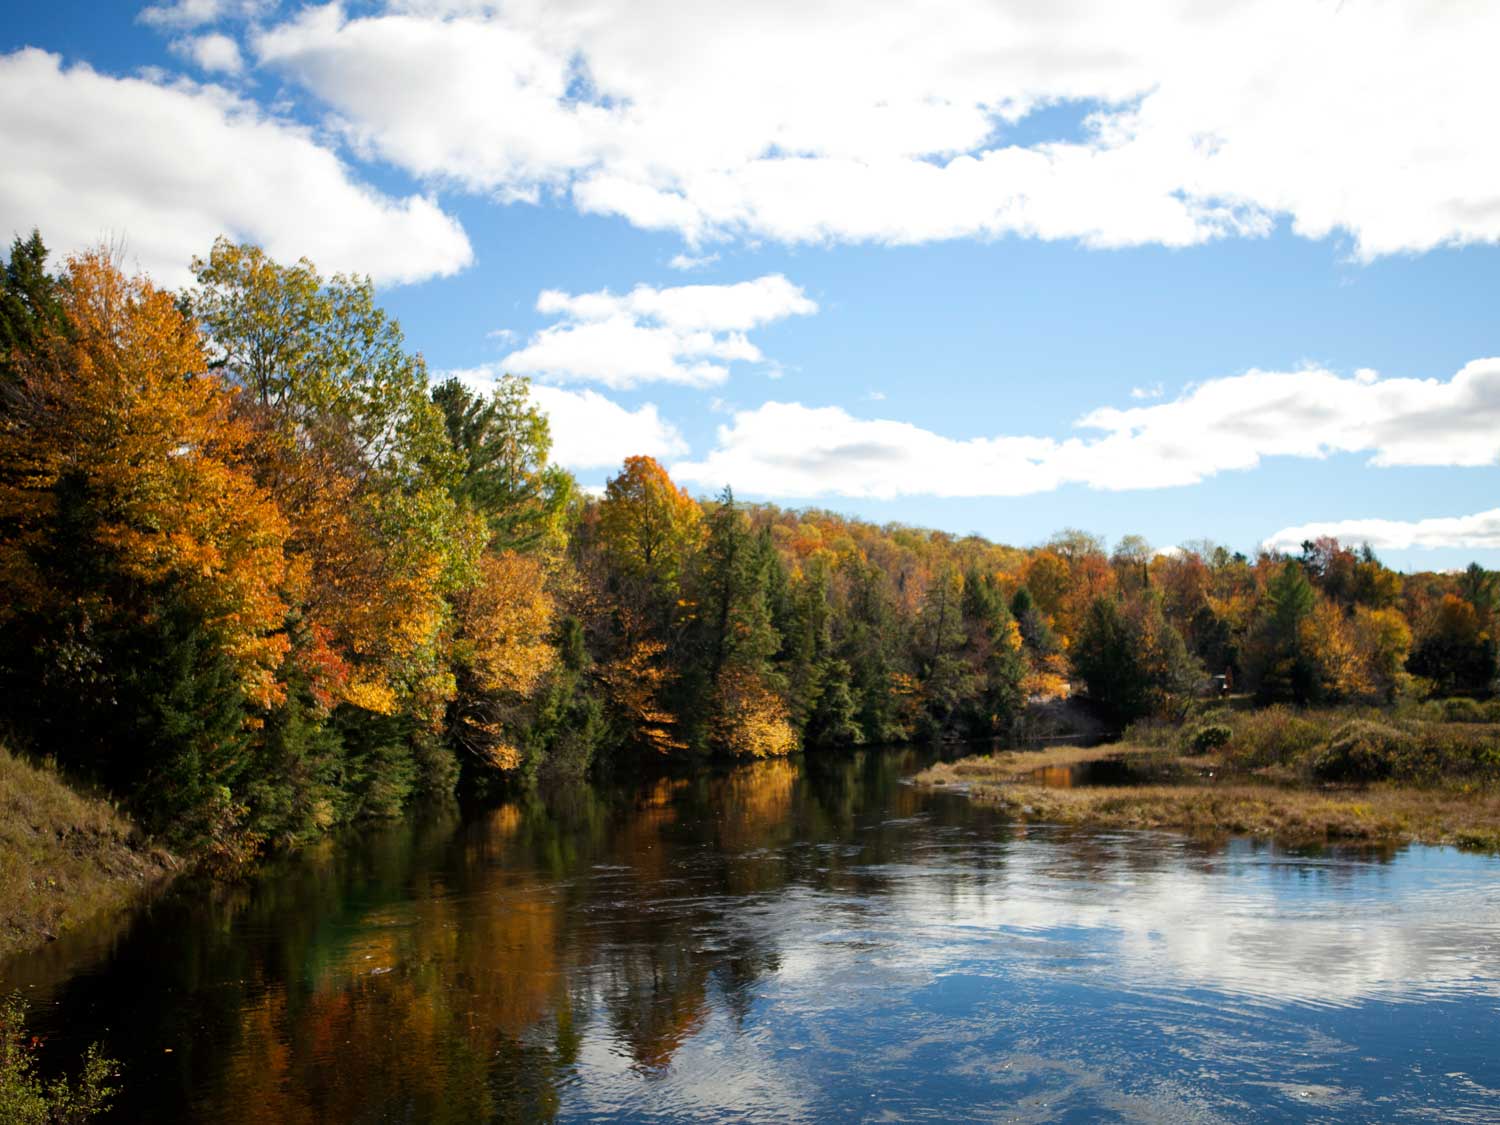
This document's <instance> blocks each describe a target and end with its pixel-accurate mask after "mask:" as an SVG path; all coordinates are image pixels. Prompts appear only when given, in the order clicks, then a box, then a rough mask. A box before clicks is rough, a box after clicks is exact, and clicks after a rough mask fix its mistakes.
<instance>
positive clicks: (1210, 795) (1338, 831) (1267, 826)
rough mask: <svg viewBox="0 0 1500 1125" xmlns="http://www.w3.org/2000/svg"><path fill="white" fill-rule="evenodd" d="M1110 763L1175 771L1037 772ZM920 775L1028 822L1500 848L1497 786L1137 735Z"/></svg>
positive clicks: (1297, 840) (973, 761)
mask: <svg viewBox="0 0 1500 1125" xmlns="http://www.w3.org/2000/svg"><path fill="white" fill-rule="evenodd" d="M1101 762H1108V763H1118V764H1119V765H1121V766H1123V767H1127V768H1135V769H1139V770H1141V771H1142V772H1143V773H1144V774H1151V773H1159V774H1162V775H1163V776H1166V777H1169V778H1173V780H1167V781H1156V780H1150V779H1143V780H1140V781H1136V782H1131V783H1127V784H1088V783H1084V784H1075V785H1072V786H1071V787H1070V786H1067V785H1057V784H1044V783H1041V782H1039V781H1037V780H1035V779H1034V778H1033V774H1034V773H1036V772H1037V771H1041V770H1057V771H1062V770H1071V769H1073V768H1074V767H1079V766H1087V765H1089V764H1092V763H1101ZM1194 773H1196V774H1198V775H1199V776H1198V777H1197V778H1196V779H1193V777H1192V775H1193V774H1194ZM912 782H913V783H914V784H916V785H918V786H920V787H922V788H925V789H930V790H944V789H946V790H950V791H955V792H962V793H964V794H965V795H967V796H968V797H970V798H971V799H973V800H977V801H982V802H984V803H986V804H992V805H996V806H999V807H1001V808H1003V809H1004V810H1005V811H1007V812H1008V813H1010V814H1012V815H1014V816H1015V817H1017V819H1020V820H1024V821H1027V822H1047V823H1055V824H1066V825H1073V826H1085V827H1098V828H1138V829H1164V830H1173V831H1180V832H1186V833H1188V834H1190V835H1195V836H1217V837H1223V836H1231V835H1241V836H1254V837H1260V838H1270V839H1275V840H1278V841H1280V842H1283V843H1288V844H1310V843H1344V844H1348V843H1356V844H1358V843H1369V844H1403V843H1417V844H1432V845H1448V846H1453V847H1460V848H1468V849H1472V850H1483V851H1500V791H1497V790H1494V789H1481V788H1471V789H1467V790H1466V789H1463V788H1460V787H1457V786H1451V785H1450V786H1434V787H1417V786H1410V785H1400V784H1397V783H1393V782H1378V783H1372V784H1368V785H1362V786H1355V785H1312V784H1307V783H1305V782H1299V781H1294V780H1293V779H1291V778H1289V777H1288V776H1287V775H1285V774H1277V773H1273V772H1271V771H1259V772H1245V771H1239V770H1235V769H1234V768H1232V767H1230V766H1226V764H1225V763H1224V762H1223V761H1222V760H1221V759H1219V758H1216V757H1214V756H1212V755H1205V756H1202V757H1192V758H1186V757H1182V756H1179V755H1178V754H1175V753H1174V752H1172V751H1170V750H1163V749H1161V748H1158V747H1149V746H1139V745H1134V744H1130V743H1113V744H1109V745H1103V746H1095V747H1090V748H1082V747H1057V748H1054V749H1046V750H1020V751H1006V752H1003V753H1000V754H996V755H989V756H976V757H970V758H962V759H959V760H957V761H954V762H939V763H937V764H936V765H933V766H930V767H928V768H927V769H925V770H923V771H921V772H920V773H918V774H916V775H914V776H913V778H912Z"/></svg>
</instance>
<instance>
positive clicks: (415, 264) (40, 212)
mask: <svg viewBox="0 0 1500 1125" xmlns="http://www.w3.org/2000/svg"><path fill="white" fill-rule="evenodd" d="M0 104H3V105H5V106H6V107H7V110H6V112H5V113H4V114H0V151H3V152H5V153H6V154H7V169H6V173H5V175H4V176H3V177H0V215H3V216H4V219H5V222H6V223H7V224H10V229H8V230H0V236H4V237H7V238H8V237H9V236H10V235H12V234H17V233H24V232H25V231H29V230H30V229H31V227H32V226H36V227H39V228H40V229H41V230H42V232H43V234H44V236H45V237H46V239H47V241H48V244H49V245H50V246H51V247H52V248H53V249H54V250H55V251H62V252H66V251H73V250H79V249H82V248H85V247H88V246H92V245H96V244H97V243H99V242H100V241H101V240H106V241H112V242H113V241H120V242H123V244H124V249H125V253H126V257H127V259H134V261H135V262H136V263H138V264H139V265H140V266H142V267H144V268H145V269H147V270H148V271H150V272H151V273H152V275H153V276H154V277H155V278H156V280H157V281H158V282H159V283H162V284H168V285H175V284H179V283H183V282H185V281H187V280H188V263H189V261H190V259H191V258H192V256H193V255H194V254H202V253H206V252H207V250H208V248H209V247H210V246H211V245H212V243H213V240H214V238H215V237H216V236H218V235H220V234H228V235H231V236H233V237H237V238H244V239H249V240H252V241H255V242H257V243H259V244H260V245H262V246H264V247H265V249H266V250H267V251H268V252H269V253H271V254H272V255H274V256H276V257H279V258H287V259H295V258H297V257H300V256H302V255H306V256H307V257H309V258H311V259H312V260H313V261H315V262H316V263H317V264H318V265H319V266H320V267H321V268H323V269H324V270H329V271H333V270H345V271H355V272H359V273H369V274H371V275H372V276H373V277H374V278H375V279H376V281H379V282H406V281H416V280H420V279H422V278H426V277H432V276H434V275H443V274H451V273H454V272H456V271H458V270H459V269H462V268H463V267H464V266H466V265H468V264H469V262H470V261H471V260H472V258H473V252H472V250H471V249H470V246H469V241H468V239H467V237H465V235H464V232H463V228H462V227H460V226H459V224H458V222H457V221H456V220H454V219H453V218H451V217H450V216H448V215H447V214H445V213H444V212H443V211H442V210H441V209H440V208H439V207H438V205H437V204H436V203H434V202H433V201H432V200H431V199H429V198H425V197H423V196H408V197H406V198H405V199H394V198H391V197H389V196H385V195H382V194H380V193H379V192H376V191H374V190H373V189H371V188H369V187H367V186H365V185H363V184H360V183H358V182H357V181H355V180H354V179H352V178H351V177H350V174H349V171H348V169H347V168H346V167H345V166H344V165H343V164H342V163H341V162H340V161H339V159H338V158H337V157H336V156H334V154H333V153H331V152H329V151H328V150H327V149H325V148H322V147H320V146H319V145H318V144H317V143H316V142H315V141H314V140H313V139H312V137H311V135H310V134H309V133H308V132H307V131H306V130H304V129H302V128H299V127H297V126H294V125H290V124H288V123H286V122H283V121H280V120H278V119H275V118H272V117H268V116H267V115H265V114H264V113H263V112H261V111H260V110H259V109H258V108H257V107H256V106H254V105H253V104H252V103H250V102H247V101H245V100H243V99H241V98H239V97H236V96H235V95H233V94H231V93H229V92H228V91H225V90H223V89H221V88H219V87H216V86H200V85H195V84H192V83H188V82H178V83H174V84H165V83H162V82H156V81H150V80H147V79H144V78H112V77H109V76H107V75H103V74H99V73H97V72H95V71H93V70H91V69H90V68H88V67H87V66H84V65H78V66H74V67H71V68H69V69H63V67H62V66H61V64H60V60H59V59H58V57H57V56H56V55H53V54H49V53H46V52H43V51H38V50H34V49H25V50H21V51H16V52H14V53H12V54H10V55H4V56H0ZM101 169H107V173H104V172H101Z"/></svg>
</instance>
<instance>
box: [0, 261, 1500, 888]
mask: <svg viewBox="0 0 1500 1125" xmlns="http://www.w3.org/2000/svg"><path fill="white" fill-rule="evenodd" d="M44 265H45V249H44V247H43V246H42V244H41V242H40V240H39V239H37V238H33V239H31V240H28V241H26V242H24V243H23V242H19V241H18V242H17V243H16V245H15V247H14V248H13V250H12V267H13V268H11V269H9V270H7V272H6V274H5V275H4V279H3V291H0V342H3V344H4V347H5V353H4V354H3V355H0V688H3V697H4V701H5V702H4V714H3V715H0V719H3V722H4V723H5V725H6V726H7V727H8V728H9V730H10V731H11V732H12V733H13V734H14V737H15V738H16V739H17V740H18V741H19V742H20V743H22V744H23V745H27V746H30V747H31V748H33V749H35V750H36V751H38V752H40V753H45V754H49V755H54V756H56V757H57V758H59V759H60V760H62V761H63V762H64V763H65V764H67V765H69V766H71V767H73V768H76V769H79V770H81V771H83V772H85V773H87V774H89V775H90V776H92V777H94V778H96V779H97V780H99V781H100V782H101V783H103V784H105V785H107V786H109V787H110V788H112V789H113V790H114V791H115V792H117V793H118V794H120V795H121V796H122V797H123V798H124V799H126V800H127V801H129V802H130V803H131V804H132V806H133V807H134V808H135V809H136V810H137V811H138V812H139V814H140V815H141V816H143V817H144V818H145V819H146V820H147V822H148V823H149V824H151V825H152V826H153V827H154V828H157V829H159V830H163V831H166V832H169V833H171V834H173V835H174V836H175V837H176V838H177V840H178V841H179V842H180V843H182V844H183V845H184V846H190V847H196V848H198V849H199V850H200V851H201V853H202V854H205V855H211V856H216V857H219V859H220V860H221V861H222V862H223V863H224V864H226V865H227V864H230V863H232V862H234V861H235V860H236V859H238V858H243V857H246V856H250V855H253V854H254V853H255V852H256V851H257V850H258V849H261V848H264V847H268V846H273V845H276V844H280V843H293V842H296V841H298V840H302V839H306V838H308V837H310V836H312V835H314V834H316V833H318V832H321V831H324V830H326V829H328V828H330V827H332V826H334V825H336V824H339V823H342V822H345V821H348V820H352V819H355V818H357V817H362V816H383V815H390V814H392V813H395V812H397V811H398V810H399V809H401V808H402V806H403V805H404V804H405V802H407V801H408V800H409V799H410V798H411V797H412V796H414V795H416V794H418V793H424V792H426V793H438V794H442V793H447V792H450V791H451V790H452V789H453V787H454V785H455V783H456V781H458V780H460V779H466V780H467V782H468V783H471V784H473V785H476V786H485V785H489V784H492V783H493V781H494V779H496V778H502V777H505V776H511V775H517V774H520V775H528V776H529V775H534V774H536V773H538V772H545V771H553V772H577V771H581V770H586V769H589V768H591V767H593V766H596V765H599V764H602V763H605V762H626V761H629V760H632V758H633V756H636V755H641V756H644V757H646V758H649V759H660V758H663V757H666V758H691V757H701V756H709V755H726V756H743V757H757V758H761V757H778V756H782V755H786V754H788V753H791V752H793V751H795V750H798V749H803V750H809V751H818V750H825V749H833V748H838V747H847V746H852V745H857V744H860V743H873V742H885V741H891V740H900V739H911V738H944V737H961V738H988V737H995V736H1006V735H1009V734H1011V733H1013V732H1015V731H1016V730H1017V729H1018V726H1019V725H1020V724H1021V723H1022V722H1023V720H1024V717H1025V716H1026V714H1027V711H1028V708H1029V707H1030V706H1031V705H1032V704H1034V703H1037V702H1041V701H1047V700H1051V699H1056V698H1061V697H1064V696H1067V695H1069V694H1072V693H1076V692H1083V693H1084V694H1087V695H1088V696H1090V697H1091V698H1092V699H1093V701H1094V703H1095V704H1096V705H1098V706H1100V707H1102V708H1104V709H1105V710H1108V711H1111V712H1113V713H1114V714H1115V715H1116V717H1117V718H1119V719H1120V720H1122V721H1124V720H1129V719H1132V718H1135V717H1138V716H1141V715H1172V714H1174V713H1177V712H1178V711H1180V710H1182V709H1183V708H1184V707H1185V706H1186V704H1187V703H1188V701H1190V700H1191V699H1193V698H1194V697H1195V696H1199V695H1202V694H1205V693H1210V692H1222V691H1227V690H1236V691H1250V692H1253V693H1254V694H1255V695H1257V696H1258V697H1259V698H1260V699H1262V700H1264V701H1277V700H1285V701H1290V702H1294V703H1306V702H1323V701H1339V700H1357V699H1363V700H1371V701H1375V700H1385V701H1389V700H1393V699H1396V698H1397V697H1399V696H1402V695H1411V694H1419V695H1420V694H1434V695H1455V694H1460V695H1470V696H1480V695H1487V694H1488V693H1490V691H1491V690H1492V688H1493V684H1494V680H1495V671H1496V668H1495V665H1496V654H1495V641H1494V636H1495V615H1496V612H1497V609H1500V583H1497V581H1496V576H1495V575H1493V574H1491V573H1489V572H1487V571H1485V570H1483V569H1481V568H1479V567H1470V568H1469V570H1468V571H1466V572H1464V573H1462V574H1414V575H1407V576H1402V575H1399V574H1396V573H1395V572H1393V571H1390V570H1389V569H1387V568H1385V567H1384V566H1382V565H1381V564H1380V562H1379V561H1378V560H1377V559H1376V558H1375V557H1374V555H1373V553H1371V552H1370V551H1369V550H1368V549H1366V550H1363V551H1354V550H1351V549H1349V548H1347V547H1344V546H1342V545H1340V544H1338V543H1337V542H1335V541H1333V540H1319V541H1317V542H1311V543H1308V544H1306V545H1305V546H1304V549H1303V551H1302V553H1301V554H1300V555H1299V556H1295V557H1288V556H1284V555H1279V554H1269V553H1262V554H1260V555H1258V556H1256V557H1254V558H1250V557H1247V556H1245V555H1241V554H1236V553H1232V552H1230V551H1228V550H1226V549H1225V548H1222V547H1217V546H1215V545H1213V544H1209V543H1201V544H1193V545H1188V546H1186V547H1183V548H1179V549H1176V550H1173V551H1169V552H1156V551H1153V550H1152V549H1151V548H1150V547H1149V546H1148V545H1147V544H1145V542H1144V541H1143V540H1140V539H1139V538H1138V537H1126V538H1125V539H1124V540H1122V541H1121V542H1120V543H1119V544H1117V545H1116V546H1115V548H1114V550H1113V551H1112V552H1107V551H1106V549H1105V546H1104V544H1103V543H1102V542H1100V541H1099V540H1097V539H1095V538H1094V537H1093V536H1090V535H1088V534H1086V533H1083V532H1079V531H1073V530H1068V531H1064V532H1061V533H1059V534H1058V535H1057V536H1055V537H1054V538H1053V539H1052V540H1050V541H1049V542H1047V543H1045V544H1042V545H1040V546H1036V547H1031V548H1024V549H1023V548H1016V547H1009V546H1003V545H999V544H996V543H992V542H990V541H988V540H985V539H981V538H979V537H977V536H966V537H956V536H951V535H947V534H944V533H941V532H936V531H927V530H921V529H916V528H910V527H905V526H901V525H886V526H876V525H874V524H871V523H867V522H862V521H857V520H851V519H846V518H844V517H841V516H838V515H835V514H832V513H829V512H825V511H819V510H805V511H785V510H781V509H777V508H773V507H770V506H766V505H755V504H749V505H747V504H744V503H742V502H740V501H738V500H737V499H736V498H735V497H734V495H733V493H732V492H730V491H729V489H727V488H726V489H725V490H724V491H723V493H722V494H720V495H719V496H717V497H715V498H712V499H708V498H694V497H692V496H690V495H689V494H688V493H687V492H686V491H684V490H683V489H682V488H681V487H679V486H678V485H677V484H676V483H675V482H673V480H672V479H671V476H670V475H669V473H668V472H667V470H666V469H665V468H664V467H663V466H662V465H660V464H658V463H657V462H656V461H655V460H653V459H652V458H650V457H644V456H641V457H631V458H628V459H627V460H626V462H625V464H624V465H623V466H622V467H621V469H620V471H619V472H618V473H616V474H615V475H613V476H612V477H611V478H610V479H609V480H608V482H607V484H606V485H605V487H604V489H603V493H602V496H599V497H598V498H594V497H591V496H588V495H586V494H584V493H582V492H580V491H579V490H578V489H577V488H576V487H575V485H574V482H573V480H572V478H571V477H570V476H569V475H568V474H567V473H566V472H565V471H564V470H563V469H561V468H560V467H558V466H556V465H554V464H551V463H550V462H549V450H550V447H551V438H550V431H549V427H548V422H547V419H546V417H545V415H543V414H542V413H541V412H540V411H539V410H538V409H537V408H536V407H535V406H534V404H533V403H532V401H531V398H530V395H529V387H528V384H527V383H526V382H525V380H521V379H513V378H510V377H506V378H504V379H501V380H499V381H498V382H497V384H496V385H495V386H493V387H491V388H487V389H485V390H484V391H483V392H481V390H479V389H476V388H474V387H470V386H466V385H464V384H463V383H462V382H459V381H457V380H448V381H446V382H443V383H441V384H439V385H437V386H432V385H431V384H430V382H429V378H428V374H427V371H426V367H425V365H424V363H423V361H422V358H421V356H420V355H417V354H415V353H413V352H411V351H409V350H408V348H407V347H406V344H405V340H404V338H403V336H402V334H401V330H400V327H399V325H397V324H396V323H395V321H393V320H392V319H390V318H389V317H388V316H387V315H386V314H385V312H384V311H383V310H381V309H380V308H379V307H378V305H377V304H376V303H375V300H374V293H373V290H372V288H371V286H370V283H369V281H368V280H367V279H362V278H358V277H344V276H337V277H333V278H324V277H322V276H321V275H319V274H318V272H317V271H316V269H315V268H314V267H313V266H312V264H311V263H308V262H305V261H304V262H299V263H296V264H295V265H291V266H287V265H283V264H280V263H277V262H275V261H273V260H272V259H270V258H269V257H267V256H266V255H265V254H264V253H263V252H262V251H260V250H259V249H257V248H255V247H253V246H240V245H235V244H233V243H231V242H228V241H220V242H219V243H218V244H216V245H215V246H214V247H213V248H212V250H211V251H210V253H209V255H208V256H207V257H206V258H204V259H201V260H199V261H197V262H195V263H194V268H195V272H196V278H197V285H196V286H195V287H194V288H193V290H191V291H190V292H188V293H185V294H182V295H180V296H176V295H173V294H170V293H167V292H164V291H162V290H159V289H157V288H155V287H154V286H153V285H152V284H151V283H150V282H149V281H148V280H146V279H144V278H132V277H129V276H127V275H126V274H125V273H124V272H122V271H121V270H120V269H119V268H118V266H117V265H116V264H115V263H114V262H112V261H111V260H110V259H109V257H108V256H107V255H105V254H103V253H93V254H86V255H82V256H80V257H77V258H74V259H72V260H70V261H69V262H68V263H67V264H66V267H65V268H64V269H63V271H62V272H61V273H60V274H59V275H56V276H53V275H51V274H48V273H47V272H46V269H45V268H44ZM1214 677H1217V679H1214Z"/></svg>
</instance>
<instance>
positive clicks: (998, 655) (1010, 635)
mask: <svg viewBox="0 0 1500 1125" xmlns="http://www.w3.org/2000/svg"><path fill="white" fill-rule="evenodd" d="M963 622H964V635H965V642H964V657H965V659H966V661H967V663H968V665H969V668H970V676H971V682H972V683H973V685H974V687H973V688H972V689H971V690H970V692H969V694H968V696H967V698H966V699H965V700H964V702H963V704H962V705H961V706H960V708H959V721H960V724H961V726H962V727H963V728H964V730H965V732H966V733H967V734H969V735H970V736H971V737H976V738H982V737H987V736H989V735H994V734H999V733H1002V732H1004V731H1005V730H1007V729H1008V728H1009V727H1010V726H1011V724H1012V723H1013V722H1014V721H1015V720H1016V718H1017V717H1019V715H1020V713H1021V709H1022V707H1023V706H1024V704H1025V694H1024V685H1025V681H1026V675H1027V671H1028V669H1027V666H1026V658H1025V656H1024V655H1023V653H1022V641H1021V630H1020V627H1019V626H1018V625H1017V624H1016V621H1015V619H1014V618H1013V617H1011V615H1010V610H1009V609H1008V608H1007V607H1006V604H1005V597H1004V594H1003V592H1002V591H1001V589H1000V584H999V583H998V582H997V581H996V580H995V576H994V575H992V574H982V573H980V572H979V571H978V570H970V571H969V572H968V573H967V574H966V575H965V576H964V593H963Z"/></svg>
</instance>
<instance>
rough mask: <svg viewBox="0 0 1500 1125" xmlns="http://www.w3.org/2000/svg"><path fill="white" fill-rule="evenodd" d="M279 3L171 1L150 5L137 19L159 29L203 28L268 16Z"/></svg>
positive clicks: (260, 0) (259, 0)
mask: <svg viewBox="0 0 1500 1125" xmlns="http://www.w3.org/2000/svg"><path fill="white" fill-rule="evenodd" d="M276 3H277V0H172V2H171V3H168V4H150V5H147V6H146V7H144V8H142V9H141V12H140V15H139V16H137V17H136V18H137V19H139V20H140V21H141V23H144V24H147V25H149V26H151V27H160V28H186V27H204V26H207V25H208V24H213V23H218V22H220V21H221V20H248V19H255V18H257V17H259V16H264V15H269V14H270V13H271V12H272V11H273V10H274V9H275V8H276Z"/></svg>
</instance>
